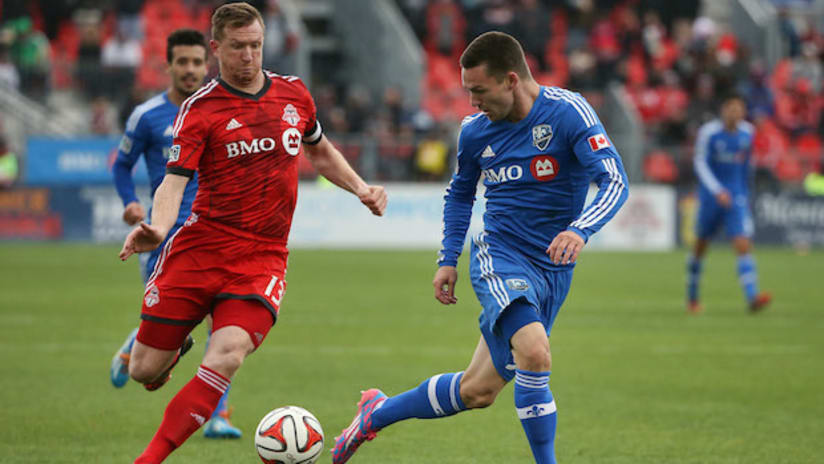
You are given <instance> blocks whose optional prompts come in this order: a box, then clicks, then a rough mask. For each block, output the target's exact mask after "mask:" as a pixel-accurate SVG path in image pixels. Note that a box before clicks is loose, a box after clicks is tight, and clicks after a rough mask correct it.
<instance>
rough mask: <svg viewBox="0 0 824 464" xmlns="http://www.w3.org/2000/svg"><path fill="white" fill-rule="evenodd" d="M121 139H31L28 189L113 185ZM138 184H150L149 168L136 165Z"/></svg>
mask: <svg viewBox="0 0 824 464" xmlns="http://www.w3.org/2000/svg"><path fill="white" fill-rule="evenodd" d="M119 142H120V139H119V138H115V137H81V138H74V139H55V138H45V137H30V138H29V139H28V143H27V145H26V152H27V154H28V158H27V160H28V163H27V165H26V167H27V169H26V175H25V183H26V184H27V185H87V184H107V185H108V184H111V183H112V163H113V162H114V158H115V156H116V155H117V144H118V143H119ZM133 177H134V181H135V183H136V184H148V183H149V174H148V172H147V171H146V164H145V163H144V162H142V158H141V162H139V163H137V165H136V166H135V169H134V173H133Z"/></svg>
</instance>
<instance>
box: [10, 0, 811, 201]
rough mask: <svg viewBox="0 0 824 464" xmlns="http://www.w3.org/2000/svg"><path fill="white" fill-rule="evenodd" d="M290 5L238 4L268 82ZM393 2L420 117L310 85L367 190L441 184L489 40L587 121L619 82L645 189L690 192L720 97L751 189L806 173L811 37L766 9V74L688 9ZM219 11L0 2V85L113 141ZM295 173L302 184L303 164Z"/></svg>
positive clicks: (189, 2)
mask: <svg viewBox="0 0 824 464" xmlns="http://www.w3.org/2000/svg"><path fill="white" fill-rule="evenodd" d="M294 1H295V0H257V1H250V2H249V3H252V4H254V5H255V6H256V7H258V8H259V9H260V10H261V12H263V13H264V18H265V21H266V26H267V43H266V45H265V47H264V52H265V53H266V56H264V66H265V67H267V68H269V69H272V70H274V71H276V72H281V73H284V74H289V73H291V72H293V69H290V68H291V65H290V63H289V62H288V61H285V60H284V58H285V57H289V55H290V54H291V53H293V52H294V51H295V49H296V47H297V46H298V44H299V43H300V41H301V40H302V38H301V37H300V28H299V27H297V26H296V25H295V22H296V21H297V19H296V18H295V17H290V16H289V15H288V14H287V13H288V12H290V11H294V10H295V8H294V6H295V5H294V4H293V3H294ZM297 1H300V0H297ZM395 1H396V2H397V4H398V6H399V7H400V9H401V10H402V12H403V13H404V15H405V16H406V18H407V19H408V20H409V23H410V25H411V26H412V29H413V30H414V32H415V34H416V35H417V37H418V38H419V40H420V42H421V44H422V46H423V48H424V50H425V53H426V70H425V74H424V79H423V82H422V83H421V86H422V87H421V88H422V99H421V102H420V105H418V106H415V107H410V105H408V104H407V102H406V101H405V98H404V95H402V94H401V92H400V91H399V90H398V89H396V88H394V87H388V88H386V89H385V90H384V91H383V94H382V95H380V96H377V97H376V96H375V95H374V94H372V93H370V92H369V91H368V90H367V89H365V88H362V87H360V86H358V85H357V84H347V83H343V84H341V83H339V82H338V83H336V82H332V81H331V80H330V81H324V80H323V79H315V80H314V81H313V89H312V90H313V94H314V96H315V99H316V103H317V107H318V112H319V117H320V120H321V121H322V123H323V124H324V128H325V130H326V132H327V133H328V134H329V135H330V137H332V138H333V140H334V141H335V142H336V143H337V144H338V145H339V146H340V148H341V150H342V151H343V152H344V154H345V156H346V157H347V158H348V159H349V160H350V161H351V162H353V164H356V165H358V167H359V168H361V170H362V171H364V172H365V174H366V176H367V177H369V178H372V179H380V180H392V181H400V180H433V181H442V180H444V179H447V178H448V177H449V175H450V173H451V170H452V169H451V166H450V164H452V163H454V153H455V139H456V137H455V136H456V132H457V128H458V123H459V121H460V120H461V119H462V118H463V116H465V115H467V114H471V113H473V112H474V110H473V108H471V107H470V105H469V98H468V96H467V95H466V93H465V92H464V90H463V89H462V88H461V85H460V69H459V66H458V57H459V56H460V53H461V52H462V51H463V49H464V47H465V46H466V45H467V44H468V43H469V41H470V40H471V39H472V38H474V37H475V36H477V35H478V34H480V33H483V32H485V31H488V30H493V29H494V30H501V31H504V32H508V33H510V34H512V35H514V36H515V37H517V38H518V39H519V40H520V41H521V43H522V44H523V46H524V49H525V51H526V54H527V59H528V61H529V64H530V67H531V69H532V70H533V73H534V74H535V77H536V80H538V82H539V83H541V84H544V85H557V86H562V87H567V88H570V89H572V90H575V91H578V92H581V93H582V94H584V95H585V96H586V97H587V98H588V99H589V101H590V102H591V103H592V104H593V106H594V107H595V108H596V110H598V109H599V108H600V107H601V105H602V103H603V101H604V95H605V91H606V89H607V88H608V87H609V86H610V85H613V84H614V83H618V84H622V85H623V89H625V92H624V94H625V96H626V101H628V102H630V104H631V106H632V107H633V108H634V111H635V112H636V113H637V116H638V118H639V120H640V121H641V124H642V125H643V127H644V134H645V135H644V137H645V140H644V147H645V149H644V153H643V156H644V158H643V173H644V180H646V181H652V182H664V183H671V184H684V185H686V184H688V183H691V182H693V180H694V179H693V178H692V175H693V174H692V168H691V159H692V151H693V150H692V144H693V142H694V139H695V134H696V132H697V129H698V127H699V126H700V125H701V124H703V123H704V122H706V121H708V120H709V119H711V118H714V117H715V116H716V112H717V108H716V106H717V103H718V101H719V98H720V97H721V96H722V95H724V94H727V93H729V92H733V91H735V92H738V93H740V94H742V95H744V96H745V98H746V99H747V101H748V105H749V111H750V114H749V117H750V120H751V121H752V122H753V123H754V124H755V125H756V128H757V129H756V130H757V132H756V137H755V143H754V156H755V160H756V164H757V166H758V167H759V168H760V172H762V173H763V175H764V177H765V178H767V179H768V180H769V181H771V182H784V183H799V182H800V181H801V179H802V178H803V176H804V175H805V174H806V173H808V172H813V171H816V170H818V169H820V168H821V148H822V147H821V145H822V143H821V140H822V136H824V118H822V111H823V110H824V104H822V103H824V99H823V98H822V96H823V95H824V93H822V92H824V90H823V89H822V87H824V83H823V82H822V79H824V69H822V65H821V55H822V52H823V51H824V36H822V35H821V34H820V33H819V30H818V28H817V27H816V24H815V22H814V21H813V20H812V19H809V18H805V17H803V16H798V15H793V14H790V13H789V11H790V10H788V9H785V8H783V7H780V5H779V7H780V8H781V9H780V11H781V15H780V30H781V34H782V41H783V44H784V48H785V50H784V51H785V53H784V56H785V58H784V59H783V60H782V61H780V62H779V63H777V64H776V65H775V66H773V67H768V66H767V65H766V64H765V63H764V62H763V61H761V60H759V59H757V58H754V57H753V55H754V54H753V53H752V51H751V50H749V49H748V48H747V47H746V46H745V45H744V44H743V43H742V42H741V41H739V40H738V38H737V37H736V36H735V35H734V34H732V33H731V31H730V30H729V28H728V27H727V26H726V25H723V24H718V23H716V22H714V21H713V20H712V19H710V18H708V17H704V16H700V15H699V13H700V12H701V8H700V5H699V4H700V2H699V1H698V0H679V1H672V0H563V1H561V0H555V1H553V0H395ZM223 3H225V1H224V0H0V18H1V19H2V21H0V87H6V88H13V89H17V90H19V91H20V92H22V93H23V94H25V95H26V96H28V97H30V98H32V99H33V100H35V101H39V102H47V101H48V99H49V96H50V94H51V93H53V92H60V91H65V92H69V93H72V94H79V95H82V99H83V101H84V102H86V103H87V104H88V107H89V108H90V111H89V114H90V118H91V120H90V124H89V126H90V128H91V132H93V133H96V134H118V133H119V132H120V131H121V130H122V127H123V125H124V122H125V120H126V118H127V117H128V115H129V113H130V112H131V110H132V109H133V108H134V106H135V105H136V104H139V103H140V102H142V101H144V100H145V99H147V98H148V97H150V96H151V95H152V94H153V93H155V92H157V91H159V90H162V89H164V88H165V87H166V86H167V83H168V81H167V77H166V74H165V69H166V55H165V46H166V36H167V35H168V34H169V33H170V32H171V31H173V30H175V29H178V28H181V27H191V28H195V29H198V30H201V31H204V32H207V33H208V31H209V27H210V24H209V19H210V16H211V13H212V11H213V10H214V8H215V7H217V6H219V5H220V4H223ZM777 3H782V2H777ZM784 3H786V2H784ZM214 74H216V70H213V71H212V75H214ZM605 122H606V123H607V126H609V121H605ZM0 123H2V121H1V120H0ZM0 129H2V128H0ZM0 133H2V130H0ZM364 135H366V137H364ZM301 173H302V175H303V176H304V177H311V176H313V175H314V174H313V172H312V170H311V166H310V165H309V164H308V163H303V164H301ZM633 180H636V181H637V180H639V179H633Z"/></svg>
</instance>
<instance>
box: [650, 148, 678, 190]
mask: <svg viewBox="0 0 824 464" xmlns="http://www.w3.org/2000/svg"><path fill="white" fill-rule="evenodd" d="M643 171H644V177H645V178H647V179H648V180H650V181H652V182H660V183H664V184H671V183H674V182H675V181H676V180H678V166H676V164H675V161H674V160H673V159H672V155H670V154H669V153H667V152H666V151H664V150H655V151H653V152H650V153H649V154H647V156H646V158H644V165H643Z"/></svg>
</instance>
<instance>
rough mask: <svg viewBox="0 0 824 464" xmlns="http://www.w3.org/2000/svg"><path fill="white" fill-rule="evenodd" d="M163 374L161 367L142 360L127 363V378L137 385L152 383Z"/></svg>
mask: <svg viewBox="0 0 824 464" xmlns="http://www.w3.org/2000/svg"><path fill="white" fill-rule="evenodd" d="M162 372H163V366H161V365H152V364H150V363H148V362H145V361H142V360H134V359H133V360H132V361H131V362H129V376H130V377H131V378H132V379H134V380H135V381H136V382H139V383H150V382H154V381H155V380H156V379H157V377H158V376H159V375H160V374H161V373H162Z"/></svg>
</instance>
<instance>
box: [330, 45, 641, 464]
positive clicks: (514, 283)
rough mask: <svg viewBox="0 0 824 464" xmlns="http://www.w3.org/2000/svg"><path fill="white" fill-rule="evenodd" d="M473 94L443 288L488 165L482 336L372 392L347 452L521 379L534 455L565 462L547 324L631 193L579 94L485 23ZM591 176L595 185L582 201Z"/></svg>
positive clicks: (441, 273) (480, 240)
mask: <svg viewBox="0 0 824 464" xmlns="http://www.w3.org/2000/svg"><path fill="white" fill-rule="evenodd" d="M460 63H461V68H462V74H461V75H462V80H463V86H464V88H466V89H467V90H468V91H469V93H470V97H471V103H472V105H473V106H475V107H477V108H478V109H480V110H481V111H482V112H481V113H478V114H475V115H473V116H469V117H467V118H466V119H465V120H464V122H463V125H462V127H461V133H460V136H459V139H458V167H457V172H456V173H455V175H454V176H453V177H452V182H451V183H450V186H449V188H448V189H447V194H446V197H445V200H446V202H445V206H444V239H443V249H442V250H441V255H440V259H439V269H438V271H437V272H436V273H435V278H434V281H433V285H434V288H435V298H436V299H437V300H438V301H440V302H441V303H443V304H445V305H449V304H455V303H456V302H457V298H456V296H455V282H456V281H457V272H456V270H455V266H456V264H457V261H458V256H459V255H460V254H461V251H462V249H463V244H464V240H465V237H466V231H467V228H468V227H469V220H470V216H471V214H472V204H473V202H474V200H475V189H476V186H477V182H478V179H479V178H480V177H481V174H483V177H484V180H483V182H484V184H485V186H486V198H487V206H486V212H485V213H484V231H483V232H482V233H480V234H479V235H478V236H476V237H474V239H473V241H472V247H471V254H472V257H471V261H470V274H471V279H472V285H473V288H474V290H475V294H476V295H477V297H478V300H479V301H480V303H481V306H482V311H481V315H480V317H479V321H480V326H481V327H480V328H481V339H480V341H479V342H478V346H477V348H476V349H475V354H474V355H473V357H472V360H471V361H470V363H469V367H467V368H466V370H465V371H464V372H457V373H449V374H439V375H436V376H434V377H431V378H429V379H427V380H425V381H424V382H423V383H422V384H420V386H418V387H417V388H414V389H412V390H409V391H407V392H405V393H402V394H400V395H397V396H394V397H391V398H387V396H386V395H384V394H383V392H381V391H380V390H377V389H371V390H368V391H366V392H364V393H363V395H362V397H361V401H360V402H359V403H358V413H357V415H356V416H355V419H354V420H353V422H352V424H351V425H350V426H349V427H347V428H346V429H344V431H343V433H342V434H341V435H340V436H339V437H338V438H337V439H336V443H335V447H334V449H333V458H332V460H333V462H334V463H336V464H340V463H343V462H346V461H347V460H348V459H349V458H350V457H351V456H352V454H353V453H354V452H355V450H356V449H357V448H358V446H360V444H361V443H363V442H364V441H365V440H371V439H372V438H374V437H375V434H376V433H377V432H378V431H379V430H380V429H382V428H384V427H386V426H388V425H390V424H393V423H395V422H398V421H400V420H404V419H408V418H412V417H416V418H421V419H431V418H438V417H445V416H450V415H452V414H456V413H458V412H460V411H463V410H466V409H472V408H483V407H486V406H489V405H490V404H492V403H493V401H494V400H495V397H496V396H497V395H498V393H499V392H500V391H501V390H502V389H503V387H504V386H505V385H506V384H507V383H508V382H509V381H510V380H512V379H513V378H514V379H515V406H516V409H517V414H518V417H519V418H520V419H521V424H522V426H523V428H524V431H525V432H526V436H527V440H528V441H529V445H530V447H531V449H532V454H533V456H534V458H535V461H536V462H538V463H542V464H543V463H554V462H555V451H554V442H555V425H556V412H555V411H556V407H555V401H554V399H553V397H552V393H551V392H550V389H549V375H550V368H551V357H550V350H549V341H548V339H547V336H548V335H549V331H550V329H551V327H552V323H553V321H554V320H555V317H556V316H557V314H558V311H559V309H560V307H561V304H562V303H563V301H564V298H565V297H566V295H567V292H568V291H569V286H570V282H571V279H572V268H573V267H574V265H575V262H576V259H577V257H578V253H579V251H580V250H581V248H583V246H584V244H585V243H586V241H587V239H588V238H589V237H590V236H591V235H592V234H593V233H595V232H596V231H598V230H599V229H600V228H601V227H602V226H603V225H604V224H605V223H606V222H607V221H609V220H610V219H611V218H612V217H613V216H614V215H615V213H616V212H617V211H618V209H619V208H620V207H621V205H622V204H623V202H624V201H625V200H626V197H627V179H626V174H625V173H624V168H623V165H622V163H621V159H620V157H619V156H618V153H617V152H616V151H615V150H614V149H613V147H612V144H611V143H610V141H609V139H608V138H607V136H606V133H605V130H604V128H603V126H602V125H601V123H600V121H599V120H598V117H597V116H596V114H595V112H594V111H593V110H592V108H591V107H590V106H589V104H588V103H587V102H586V101H585V100H584V98H582V97H581V96H580V95H579V94H577V93H573V92H569V91H567V90H563V89H559V88H555V87H543V86H539V85H538V83H536V82H535V81H534V80H533V79H532V76H531V74H530V72H529V69H528V67H527V65H526V61H525V59H524V54H523V50H522V49H521V46H520V44H518V42H517V41H516V40H515V39H514V38H513V37H511V36H509V35H507V34H503V33H500V32H488V33H485V34H483V35H481V36H479V37H477V38H476V39H475V40H473V41H472V43H471V44H469V46H468V47H467V49H466V50H465V51H464V53H463V55H462V56H461V61H460ZM591 181H594V182H595V183H597V185H598V189H599V190H598V193H597V195H596V197H595V199H594V200H593V201H592V203H591V204H590V205H588V206H587V207H586V208H584V203H585V198H586V194H587V189H588V187H589V184H590V182H591Z"/></svg>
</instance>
